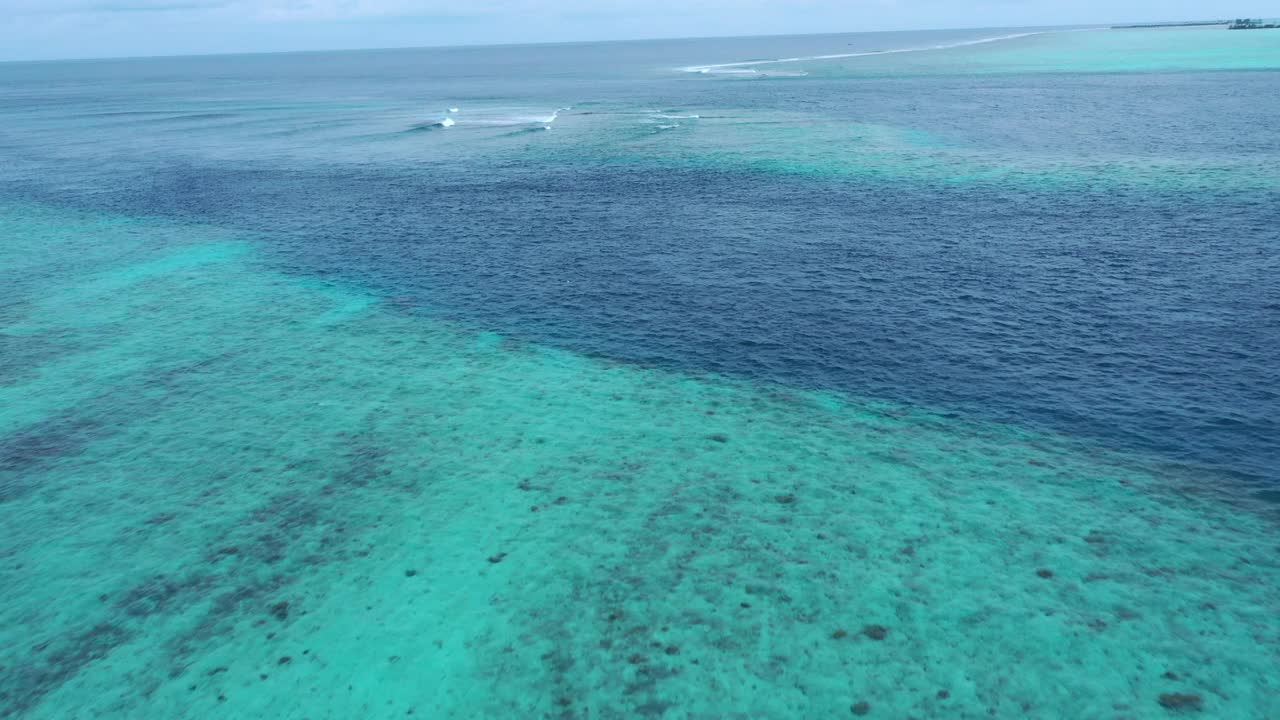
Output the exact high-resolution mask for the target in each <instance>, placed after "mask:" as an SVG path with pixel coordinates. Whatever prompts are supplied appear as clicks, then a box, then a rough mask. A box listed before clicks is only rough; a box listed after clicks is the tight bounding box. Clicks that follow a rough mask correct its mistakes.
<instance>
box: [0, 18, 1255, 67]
mask: <svg viewBox="0 0 1280 720" xmlns="http://www.w3.org/2000/svg"><path fill="white" fill-rule="evenodd" d="M1230 22H1231V21H1230V20H1218V19H1214V20H1164V21H1133V22H1128V21H1124V22H1105V23H1075V24H1070V25H1007V26H1005V25H990V26H986V25H984V26H972V27H933V28H916V29H910V30H902V29H899V30H847V31H840V32H820V33H819V32H814V33H781V34H776V35H774V34H758V35H756V34H752V35H682V36H665V37H644V38H615V39H601V40H551V41H533V42H516V43H484V42H478V43H457V44H443V45H396V46H384V47H331V48H317V49H310V50H251V51H241V52H206V53H157V54H154V55H90V56H84V57H65V58H40V59H27V60H23V59H14V60H0V65H11V64H23V63H63V62H67V63H74V62H96V61H110V60H158V59H182V58H213V57H237V56H252V55H303V54H323V53H338V52H395V51H403V50H449V49H474V48H513V47H553V46H566V45H602V44H613V43H643V42H660V41H688V40H738V39H743V40H745V39H751V38H790V37H824V36H831V35H860V34H861V35H878V34H885V35H888V34H892V33H910V32H946V31H967V30H1043V29H1056V28H1096V29H1113V28H1115V27H1116V26H1119V25H1133V26H1138V25H1161V24H1168V25H1169V26H1170V27H1172V28H1176V27H1177V25H1178V24H1184V23H1185V24H1191V23H1205V24H1210V23H1213V24H1218V23H1223V24H1225V23H1230ZM1135 29H1136V28H1135Z"/></svg>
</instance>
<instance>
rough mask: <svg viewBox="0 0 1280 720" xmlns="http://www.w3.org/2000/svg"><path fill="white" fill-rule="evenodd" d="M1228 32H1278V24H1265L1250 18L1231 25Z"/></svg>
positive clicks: (1238, 20)
mask: <svg viewBox="0 0 1280 720" xmlns="http://www.w3.org/2000/svg"><path fill="white" fill-rule="evenodd" d="M1227 29H1228V30H1280V23H1275V22H1270V23H1269V22H1267V21H1266V20H1255V19H1251V18H1240V19H1237V20H1236V21H1235V22H1233V23H1231V26H1230V27H1228V28H1227Z"/></svg>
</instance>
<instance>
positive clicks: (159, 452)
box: [0, 206, 1280, 718]
mask: <svg viewBox="0 0 1280 720" xmlns="http://www.w3.org/2000/svg"><path fill="white" fill-rule="evenodd" d="M3 218H4V220H3V225H0V231H3V233H4V236H5V237H6V238H8V240H9V242H8V243H7V244H6V246H5V248H4V251H3V253H4V261H5V263H4V267H5V274H6V280H9V281H11V282H13V281H16V284H17V285H18V286H21V285H22V283H23V282H24V280H23V279H24V278H25V279H26V280H25V281H26V282H27V283H29V284H30V285H32V286H36V285H38V287H39V288H40V291H39V293H33V292H29V291H28V292H23V293H21V294H19V295H16V296H15V295H13V294H12V293H11V294H10V295H9V296H7V303H6V316H5V320H6V325H5V336H4V337H5V340H6V348H8V347H10V346H14V347H16V346H21V347H23V348H27V350H26V352H28V353H29V354H30V356H28V358H27V359H28V361H29V364H27V365H26V369H25V370H24V371H23V372H19V373H10V374H7V375H6V376H5V384H4V386H3V388H0V400H2V401H3V402H0V407H3V414H0V422H3V431H4V432H5V433H6V435H5V438H6V440H5V444H4V445H3V451H4V454H3V458H4V464H3V466H0V470H2V472H3V474H2V475H0V478H2V479H3V485H2V486H0V487H3V491H4V496H3V503H2V504H0V515H2V516H3V518H2V519H3V527H4V528H5V533H4V535H3V546H2V547H0V553H2V554H3V558H4V563H3V566H2V568H0V573H3V578H0V583H3V585H4V586H5V587H8V588H11V589H13V588H20V589H21V591H20V592H18V593H10V594H8V595H7V596H6V601H5V603H3V606H0V613H2V615H3V622H0V628H3V631H2V632H3V642H2V644H0V647H3V648H4V657H3V658H0V665H3V666H4V674H3V675H0V682H2V683H3V685H0V687H2V688H3V695H2V697H3V699H4V703H5V704H4V706H3V707H4V708H5V712H6V714H10V715H12V714H16V715H18V716H22V717H32V718H65V717H88V716H91V715H92V716H107V717H143V716H146V717H201V716H210V715H223V716H228V717H312V718H318V717H333V718H341V717H356V716H360V717H404V716H405V715H406V714H410V711H414V712H415V713H416V714H418V715H422V716H427V717H511V716H525V717H543V716H547V717H642V716H663V715H670V716H677V717H831V716H837V717H838V716H843V715H845V714H847V713H849V711H850V710H849V709H850V707H852V705H853V704H855V703H858V702H867V703H870V705H871V707H872V708H873V710H874V712H875V713H876V715H877V716H885V717H905V716H907V715H916V716H928V717H1009V718H1015V717H1028V716H1033V717H1103V716H1105V717H1135V718H1136V717H1161V716H1163V715H1164V714H1165V713H1166V712H1167V711H1166V710H1165V709H1164V708H1163V707H1162V706H1161V705H1160V704H1159V698H1160V696H1161V695H1162V694H1166V693H1178V692H1186V693H1195V694H1197V695H1199V696H1201V697H1202V702H1203V707H1204V709H1205V711H1207V712H1209V713H1210V714H1212V715H1213V716H1216V717H1259V718H1261V717H1268V716H1270V715H1272V714H1273V713H1274V711H1275V710H1276V709H1277V705H1276V698H1277V691H1280V688H1278V687H1277V686H1276V679H1275V674H1274V669H1275V667H1276V664H1277V662H1280V642H1278V641H1280V637H1277V633H1278V631H1280V626H1278V625H1277V622H1276V615H1275V612H1274V610H1275V604H1274V603H1275V584H1274V581H1275V578H1276V573H1277V570H1278V569H1280V568H1278V566H1277V565H1278V563H1277V557H1278V556H1277V552H1276V551H1277V550H1278V549H1280V547H1278V546H1277V545H1276V536H1275V530H1276V525H1275V517H1274V516H1273V515H1266V514H1259V513H1258V511H1257V510H1256V509H1255V510H1250V509H1249V508H1248V507H1239V506H1236V505H1235V504H1234V503H1232V502H1229V501H1228V500H1227V499H1226V498H1225V497H1222V496H1217V495H1214V494H1208V495H1206V494H1205V493H1204V492H1203V491H1199V490H1197V489H1196V484H1195V481H1196V480H1197V478H1191V477H1186V478H1180V477H1179V476H1178V475H1177V474H1173V473H1171V472H1170V471H1168V470H1167V469H1166V468H1162V467H1161V466H1160V465H1159V464H1158V462H1156V461H1154V460H1153V459H1150V458H1143V457H1137V456H1126V455H1119V454H1113V453H1108V452H1104V451H1101V450H1097V449H1092V448H1090V447H1088V446H1080V445H1078V444H1076V443H1072V442H1067V441H1065V440H1064V439H1063V438H1059V437H1054V436H1051V435H1045V434H1042V433H1035V432H1029V431H1025V430H1019V429H1018V428H1013V427H1005V426H992V425H981V424H971V423H965V422H962V421H957V420H954V419H950V420H949V419H943V418H939V417H935V416H931V415H929V414H927V413H924V412H921V411H913V410H909V409H907V408H903V407H898V406H894V405H891V404H884V403H873V402H868V401H863V400H858V399H855V398H847V397H840V396H837V395H830V394H822V393H812V392H797V391H789V390H787V389H786V388H781V387H775V388H768V387H753V386H751V385H746V384H742V383H738V382H734V381H730V380H727V379H723V378H717V377H714V376H703V377H690V376H683V375H678V374H672V373H670V372H665V371H660V370H646V369H643V368H638V367H632V366H628V365H625V364H618V363H612V362H607V361H602V360H592V359H587V358H583V357H580V356H575V355H573V354H570V353H565V352H562V351H556V350H551V349H548V348H543V347H538V346H535V345H525V344H513V343H511V342H510V341H507V340H505V339H504V338H502V337H500V336H497V335H493V334H486V333H477V332H473V331H467V330H466V329H464V328H460V327H457V326H454V325H451V324H450V323H446V322H439V321H432V320H424V319H423V318H422V317H420V316H416V315H406V314H405V313H404V312H402V311H401V310H398V309H397V307H396V306H395V304H394V303H393V302H388V301H386V300H381V299H379V298H376V297H372V296H370V295H368V294H365V293H362V292H361V291H360V290H359V289H358V288H353V287H342V286H337V285H331V284H325V283H317V282H315V281H310V280H305V279H297V278H291V277H288V276H284V275H281V274H279V273H278V272H276V271H273V270H271V269H270V268H269V267H268V266H265V265H264V264H263V262H262V258H261V256H260V253H259V252H258V251H257V250H256V249H255V244H254V241H253V239H252V238H248V237H243V236H239V235H237V234H235V233H227V232H225V231H219V230H216V229H214V228H205V227H190V226H174V225H171V224H169V223H165V222H157V221H147V220H131V219H125V218H119V217H113V216H102V215H91V214H68V213H66V212H64V211H57V210H52V209H48V208H41V207H32V206H21V207H14V206H9V207H6V208H5V209H4V213H3ZM15 300H16V302H15ZM6 355H8V353H6ZM31 356H35V357H31ZM878 627H882V628H883V637H881V632H880V631H879V630H877V628H878Z"/></svg>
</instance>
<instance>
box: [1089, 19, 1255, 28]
mask: <svg viewBox="0 0 1280 720" xmlns="http://www.w3.org/2000/svg"><path fill="white" fill-rule="evenodd" d="M1214 25H1225V26H1226V28H1227V29H1228V30H1280V22H1269V21H1267V20H1258V19H1256V18H1236V19H1235V20H1193V21H1188V22H1163V23H1143V24H1139V25H1112V26H1111V29H1112V30H1142V29H1146V28H1169V27H1211V26H1214Z"/></svg>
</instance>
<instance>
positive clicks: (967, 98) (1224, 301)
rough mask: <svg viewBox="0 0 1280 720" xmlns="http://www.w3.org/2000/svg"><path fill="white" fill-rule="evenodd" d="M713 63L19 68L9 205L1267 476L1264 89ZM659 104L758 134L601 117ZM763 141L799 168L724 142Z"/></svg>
mask: <svg viewBox="0 0 1280 720" xmlns="http://www.w3.org/2000/svg"><path fill="white" fill-rule="evenodd" d="M987 34H990V32H989V31H988V33H987ZM982 35H983V33H981V32H977V31H975V32H973V33H971V34H970V35H964V34H956V33H952V34H945V35H936V36H934V35H927V34H925V35H921V36H908V37H906V38H893V40H894V42H898V43H900V44H905V45H912V44H914V43H930V42H937V43H945V42H950V41H952V40H955V39H964V38H967V37H980V36H982ZM701 42H702V44H699V43H698V42H694V41H681V42H664V43H649V44H645V43H627V44H616V45H610V46H591V45H581V46H555V47H549V48H540V49H536V50H534V49H529V48H498V49H467V50H438V51H401V52H379V53H335V54H328V55H325V54H316V55H288V56H254V57H237V58H198V59H181V60H150V61H120V62H114V63H96V64H77V63H66V64H25V65H7V66H3V67H0V87H2V88H3V92H4V106H3V109H0V116H3V117H4V118H5V122H4V125H3V128H0V148H2V149H3V152H4V153H5V155H6V157H8V158H9V161H8V162H6V163H5V169H3V170H0V196H3V197H5V198H11V199H13V198H17V199H35V200H40V201H44V202H49V203H54V204H62V205H67V206H77V207H90V208H97V209H107V210H111V211H114V212H120V213H125V214H133V215H153V216H163V217H172V218H180V219H182V220H183V221H194V222H201V223H210V224H214V225H220V226H229V227H237V228H244V229H249V230H252V231H255V232H257V233H259V234H260V236H261V238H262V239H263V240H264V242H266V243H267V244H268V245H269V247H271V248H272V252H273V253H274V257H275V260H276V261H277V262H278V264H279V265H280V267H283V268H286V269H288V270H289V271H291V272H296V273H299V274H304V275H309V276H322V277H330V278H334V279H341V280H350V281H354V282H358V283H360V284H363V285H365V286H369V287H373V288H375V289H377V290H378V291H379V292H381V293H383V294H384V295H385V296H387V297H389V298H393V299H394V300H395V302H396V303H397V304H398V305H399V306H400V307H403V308H404V309H405V310H406V311H410V312H431V313H436V314H440V315H444V316H446V317H449V318H452V319H456V320H459V321H461V322H463V323H464V324H467V325H469V326H474V327H479V328H484V329H490V330H494V331H497V332H500V333H503V334H505V335H508V336H511V337H514V338H518V339H527V340H531V341H537V342H540V343H547V344H552V345H556V346H560V347H564V348H567V349H571V350H575V351H581V352H585V353H590V354H597V355H603V356H608V357H612V358H618V359H622V360H627V361H633V362H639V363H651V364H656V365H662V366H671V367H676V368H680V369H682V370H685V371H693V372H714V373H725V374H729V375H733V376H740V377H745V378H749V379H754V380H761V381H767V382H774V383H781V384H785V385H790V386H801V387H806V388H818V389H832V390H840V391H847V392H851V393H854V394H858V395H862V396H868V397H875V398H885V399H891V400H896V401H903V402H907V403H911V404H917V405H920V406H924V407H927V408H930V409H933V410H937V411H940V412H944V413H956V414H959V415H962V416H966V417H975V418H984V419H993V420H999V421H1008V422H1013V423H1017V424H1024V425H1028V426H1033V427H1042V428H1048V429H1052V430H1056V431H1060V432H1063V433H1066V434H1068V435H1073V436H1078V437H1080V438H1082V439H1087V440H1089V441H1093V442H1101V443H1103V444H1105V445H1111V446H1114V447H1117V448H1126V449H1137V450H1141V451H1147V452H1152V453H1155V454H1157V455H1159V456H1162V457H1165V458H1167V459H1168V461H1169V462H1170V463H1176V464H1187V465H1191V466H1197V467H1202V468H1207V469H1210V470H1215V471H1220V472H1222V473H1225V474H1228V475H1233V476H1235V477H1236V478H1237V479H1238V481H1239V482H1240V483H1241V486H1240V487H1242V488H1244V489H1246V490H1257V489H1262V488H1277V487H1280V471H1278V470H1277V468H1280V442H1278V441H1277V438H1280V422H1278V421H1277V415H1278V412H1277V411H1278V410H1280V394H1278V393H1280V391H1278V390H1277V388H1278V387H1280V261H1278V260H1277V242H1278V240H1280V230H1277V228H1280V194H1278V193H1277V191H1276V184H1275V183H1274V182H1272V181H1273V180H1274V178H1275V167H1276V166H1275V165H1270V168H1271V169H1270V171H1268V170H1267V169H1266V168H1267V167H1268V164H1267V163H1268V162H1270V161H1271V160H1274V159H1276V158H1277V157H1278V156H1280V133H1277V132H1276V131H1275V127H1274V122H1273V120H1274V118H1275V116H1276V114H1277V113H1278V112H1280V98H1278V97H1277V96H1276V94H1275V93H1274V92H1273V91H1274V88H1275V81H1276V78H1277V75H1276V74H1275V72H1274V71H1237V72H1227V71H1216V72H1185V71H1184V72H1163V73H1159V72H1156V73H1153V72H1141V73H1138V72H1131V71H1130V72H1093V73H1058V74H1044V73H1026V72H1009V73H996V74H992V75H986V76H982V77H974V76H968V75H961V74H955V73H948V72H943V71H941V70H939V71H937V72H926V71H921V70H919V69H918V68H912V69H906V70H903V71H902V72H901V73H899V74H897V75H894V74H892V73H891V74H888V75H886V74H885V73H883V72H877V73H868V74H866V75H859V74H857V73H853V74H841V73H828V74H826V75H823V74H821V73H815V75H813V76H811V77H804V78H785V79H777V80H772V81H771V80H765V81H742V82H738V81H733V80H726V79H721V78H708V77H705V76H700V75H697V74H690V73H681V72H678V71H677V70H676V68H678V67H680V66H682V65H688V64H694V63H698V62H717V61H732V60H738V59H751V58H756V57H786V56H788V55H789V54H790V53H793V52H794V53H798V54H800V53H803V54H822V53H824V52H841V51H843V50H844V49H845V48H849V47H853V48H855V49H877V48H878V47H880V46H882V45H884V44H885V43H886V42H888V39H886V38H885V37H884V36H844V37H832V38H825V39H818V40H814V39H807V40H800V39H775V40H771V41H747V40H737V41H732V40H722V41H701ZM752 42H755V43H756V44H755V45H752V44H751V43H752ZM735 43H736V44H735ZM760 43H764V44H763V45H761V44H760ZM770 43H772V44H770ZM801 45H802V46H803V48H802V49H800V46H801ZM973 52H978V51H976V50H975V51H973ZM449 103H458V104H460V105H462V106H463V108H464V109H465V108H467V107H470V106H476V105H484V104H486V103H488V104H490V105H493V104H498V105H502V104H504V103H505V104H510V105H518V106H521V107H524V106H531V107H532V106H536V107H538V108H544V109H545V110H546V111H550V110H552V109H554V108H556V107H560V106H561V105H572V106H574V110H573V111H571V112H572V113H576V114H571V115H567V116H566V117H565V118H562V119H560V120H559V121H558V124H557V126H556V129H555V133H548V134H547V136H548V137H549V136H551V135H556V137H557V141H556V144H552V142H550V141H548V142H542V141H535V140H532V139H531V140H527V141H526V140H521V139H519V138H516V139H506V140H503V139H502V138H498V139H493V137H491V135H484V136H483V140H476V141H475V142H474V143H473V145H474V146H475V148H478V149H474V150H473V149H472V147H471V145H469V142H470V140H469V138H471V137H477V138H479V137H481V136H480V135H479V134H478V133H473V135H466V134H464V129H463V128H454V129H451V130H450V133H452V134H451V135H449V136H448V137H449V139H450V140H449V143H447V144H446V143H445V142H444V141H443V140H441V138H443V137H445V134H444V133H434V132H417V133H415V132H414V130H415V129H417V128H418V127H419V126H418V125H417V124H416V123H415V122H413V121H412V118H411V116H412V115H413V114H414V113H417V112H421V113H422V114H423V116H424V118H426V117H427V116H429V115H430V114H431V112H435V110H428V109H427V108H436V107H444V105H445V104H449ZM664 109H670V110H672V111H680V110H681V109H684V110H689V109H696V110H697V111H698V112H701V113H702V114H704V115H707V116H708V117H709V118H710V117H712V116H714V115H715V114H716V113H719V114H720V115H723V116H726V117H740V118H742V119H743V121H742V122H741V123H736V124H735V123H725V124H724V125H723V126H722V127H718V128H717V129H716V131H717V132H722V133H723V135H722V136H720V137H714V138H710V139H708V140H707V141H705V142H704V141H703V140H701V139H699V138H697V137H692V138H685V139H682V140H680V141H679V142H677V143H673V147H674V148H675V149H674V150H672V151H670V152H661V153H658V152H653V151H652V150H651V149H650V148H651V146H650V145H645V144H642V143H640V142H639V141H637V137H639V136H638V135H637V134H636V130H635V129H634V127H632V126H631V125H630V124H628V123H626V122H621V121H619V123H617V124H615V125H601V124H596V125H591V124H589V123H590V122H591V121H592V120H594V119H595V118H598V117H600V116H610V117H612V116H616V115H625V114H626V113H627V112H632V111H634V112H638V113H645V112H653V111H656V110H664ZM116 113H127V114H123V115H121V114H116ZM406 113H407V115H406ZM406 117H408V118H409V119H406ZM804 117H812V118H818V119H819V120H814V121H813V122H812V124H806V121H803V120H801V119H800V118H804ZM318 118H321V119H324V118H328V120H327V121H326V122H328V123H329V124H327V125H326V124H324V123H320V122H317V119H318ZM575 118H576V120H575ZM575 122H577V124H574V123H575ZM700 122H703V123H704V124H703V125H701V126H699V128H700V129H699V131H700V132H702V131H703V130H705V128H707V127H710V125H709V124H707V121H706V120H700ZM840 123H857V124H860V125H862V126H874V127H891V128H899V129H906V130H909V131H910V132H914V133H919V134H920V136H921V137H922V138H924V139H923V140H921V141H920V142H921V145H919V146H918V147H919V148H920V152H922V153H926V152H929V150H928V144H929V143H930V142H937V143H939V145H941V146H944V147H945V149H946V150H945V151H946V152H947V153H950V154H949V155H947V156H946V158H947V159H946V160H945V161H944V162H951V163H954V164H956V170H955V173H954V176H950V175H948V173H947V172H944V171H939V170H938V169H937V167H936V163H935V165H933V166H931V167H930V169H927V170H921V169H919V168H916V167H914V166H911V165H910V163H909V162H908V163H907V164H906V165H902V162H903V158H906V159H907V160H910V154H911V152H912V150H911V148H906V149H905V150H904V149H902V148H896V149H894V150H893V153H894V154H893V157H891V158H889V159H888V160H884V159H883V158H882V157H878V158H876V160H875V162H876V163H879V164H878V165H876V166H875V167H876V168H877V170H878V171H877V172H871V173H866V172H859V171H858V166H857V163H856V162H854V163H853V164H852V166H850V165H848V164H841V163H840V162H834V163H826V162H825V161H824V160H823V158H824V157H826V156H827V154H829V155H830V156H831V157H835V158H842V157H846V156H849V157H854V158H855V159H856V152H857V151H858V146H856V144H855V145H854V146H852V147H851V146H848V145H844V144H841V143H840V142H839V141H838V140H837V139H833V138H838V137H840V136H839V135H838V126H839V124H840ZM760 128H763V129H760ZM832 128H837V129H835V130H833V129H832ZM748 131H749V132H753V133H757V134H754V135H751V136H750V139H749V140H748V139H743V140H741V141H740V142H739V143H738V146H735V147H740V146H746V145H749V144H750V143H755V144H756V147H757V148H760V147H763V149H762V150H759V151H758V152H757V154H758V155H764V156H765V159H766V160H767V159H769V158H768V156H769V155H770V153H771V152H775V151H771V150H770V149H769V147H770V146H769V145H768V144H764V145H761V143H762V142H764V141H763V140H761V138H766V139H767V138H769V137H771V136H772V135H773V134H776V136H777V138H778V139H777V145H776V154H777V155H778V156H779V157H781V158H783V159H788V158H792V159H794V158H799V159H794V162H792V163H791V165H792V166H789V167H778V166H776V165H770V164H768V163H763V164H762V163H759V162H755V161H754V159H753V158H746V159H744V157H743V156H742V155H741V154H739V155H731V156H725V155H724V154H723V152H722V151H723V150H724V147H725V146H724V143H726V142H728V143H732V142H734V133H743V132H748ZM757 131H758V132H757ZM708 132H710V131H708ZM797 132H801V133H807V134H804V135H803V136H799V137H797V136H796V133H797ZM573 133H577V136H576V137H574V136H573V135H572V134H573ZM565 136H569V137H570V138H571V139H569V140H565V139H564V137H565ZM531 137H532V136H531ZM539 137H542V136H539ZM743 137H744V138H745V137H747V136H743ZM459 138H461V139H459ZM503 143H505V144H503ZM851 153H852V155H851ZM971 157H977V158H979V160H978V161H976V162H978V163H979V164H980V165H983V166H984V167H987V168H992V167H994V168H1000V167H1024V168H1027V167H1029V168H1032V169H1030V170H1027V171H1026V172H1022V173H1020V174H1018V173H1014V174H1008V173H1006V174H996V175H992V176H989V177H984V176H981V174H980V173H979V174H978V175H977V176H975V175H974V174H973V173H972V172H970V171H971V168H961V167H960V165H961V164H962V163H963V162H968V160H967V158H971ZM815 158H816V159H815ZM789 162H790V160H789ZM899 166H901V167H900V168H899ZM851 167H852V170H851V169H850V168H851ZM1259 168H1261V169H1259ZM1268 172H1270V175H1269V176H1268Z"/></svg>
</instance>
